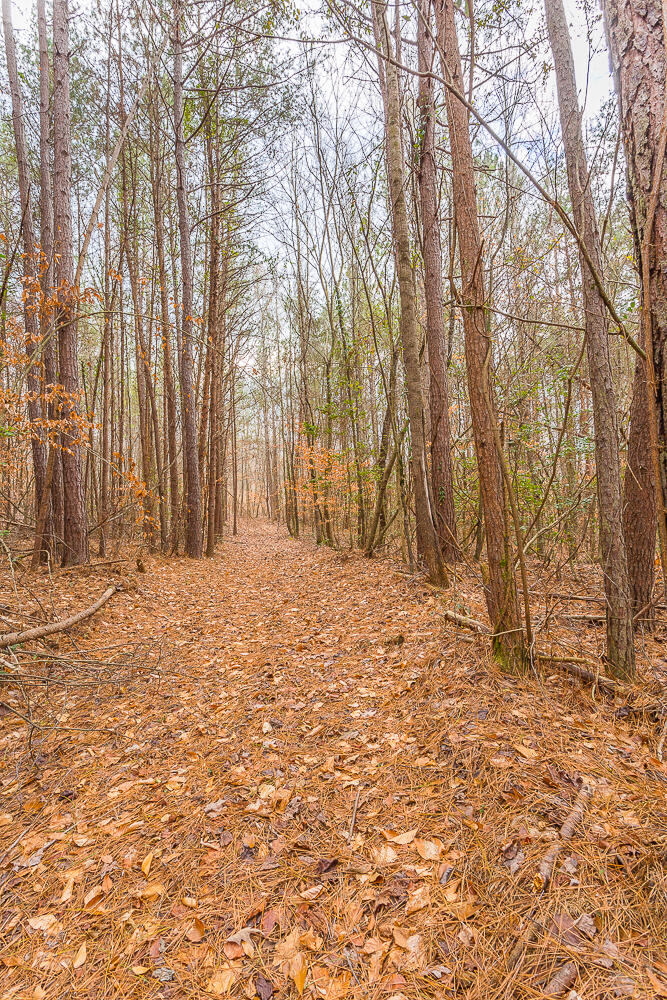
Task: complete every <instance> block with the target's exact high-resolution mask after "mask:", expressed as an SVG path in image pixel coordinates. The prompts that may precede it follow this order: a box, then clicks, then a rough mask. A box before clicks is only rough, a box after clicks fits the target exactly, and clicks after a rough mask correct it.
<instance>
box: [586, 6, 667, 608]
mask: <svg viewBox="0 0 667 1000" xmlns="http://www.w3.org/2000/svg"><path fill="white" fill-rule="evenodd" d="M602 6H603V11H604V18H605V28H606V32H607V41H608V45H609V53H610V57H611V65H612V70H613V74H614V82H615V84H616V91H617V94H618V101H619V109H620V117H621V127H622V132H623V145H624V148H625V162H626V170H627V193H628V201H629V204H630V218H631V221H632V228H633V234H634V239H635V249H636V256H637V262H638V265H639V272H640V277H641V283H642V315H643V317H644V324H643V325H644V331H645V333H649V334H650V343H648V342H647V341H646V337H645V338H644V345H643V346H644V347H645V348H646V350H647V354H648V352H649V349H650V348H652V352H651V353H652V359H653V367H654V373H655V378H654V380H653V379H649V377H648V374H649V373H648V371H647V365H646V363H645V362H644V361H642V359H638V361H637V369H636V372H635V387H634V394H633V402H632V411H631V421H630V440H629V443H628V471H627V473H626V481H625V518H624V526H625V532H626V543H627V549H628V571H629V575H630V583H631V588H632V599H633V603H634V605H635V608H636V610H638V611H639V610H641V609H642V608H644V607H646V605H647V604H648V602H649V601H650V599H651V593H652V589H653V579H654V560H655V530H656V514H657V515H658V517H659V521H660V527H661V532H662V535H663V551H664V548H665V539H664V534H665V511H664V498H665V496H666V495H667V493H666V492H665V491H666V489H667V467H666V464H665V433H666V429H667V394H666V392H665V378H666V377H667V276H666V275H665V270H664V264H665V258H666V256H667V181H666V179H665V176H664V165H663V163H662V162H658V159H659V148H660V144H661V132H662V128H663V117H664V104H665V78H666V70H667V67H666V65H665V36H664V24H663V10H662V5H661V3H660V0H644V2H642V3H638V2H637V0H604V2H603V5H602ZM654 182H657V188H656V194H657V203H656V205H655V214H654V217H653V219H652V223H651V232H650V233H648V234H647V223H648V214H649V204H650V201H651V192H652V189H653V185H654ZM647 237H648V239H647ZM645 241H646V242H647V251H648V253H647V255H644V254H643V253H642V248H643V247H644V244H645ZM642 258H644V260H643V259H642ZM646 262H647V263H648V274H646V275H645V274H644V264H645V263H646ZM646 290H648V293H649V294H648V299H649V301H648V302H647V301H646V298H647V296H646V294H645V291H646ZM647 310H649V313H648V314H647ZM652 381H655V385H654V386H650V385H649V383H650V382H652ZM652 425H653V426H652ZM656 446H657V449H658V451H657V454H655V453H654V454H653V455H652V454H651V449H652V447H653V448H655V447H656ZM658 468H659V471H660V477H659V481H658V480H657V476H656V471H657V469H658ZM658 503H659V505H660V509H659V510H657V507H658ZM663 572H664V567H663Z"/></svg>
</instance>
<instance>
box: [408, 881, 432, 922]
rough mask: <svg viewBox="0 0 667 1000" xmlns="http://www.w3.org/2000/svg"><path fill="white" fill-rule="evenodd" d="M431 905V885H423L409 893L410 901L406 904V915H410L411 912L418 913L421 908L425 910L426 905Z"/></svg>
mask: <svg viewBox="0 0 667 1000" xmlns="http://www.w3.org/2000/svg"><path fill="white" fill-rule="evenodd" d="M430 905H431V893H430V892H429V887H428V886H427V885H422V886H420V887H419V889H416V890H415V892H412V893H410V894H409V895H408V901H407V903H406V904H405V915H406V916H410V914H411V913H417V912H418V911H419V910H423V909H424V907H426V906H430Z"/></svg>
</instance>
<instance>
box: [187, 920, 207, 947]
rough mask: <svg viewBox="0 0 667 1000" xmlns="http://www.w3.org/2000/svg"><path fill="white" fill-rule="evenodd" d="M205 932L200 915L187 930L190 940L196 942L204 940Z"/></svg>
mask: <svg viewBox="0 0 667 1000" xmlns="http://www.w3.org/2000/svg"><path fill="white" fill-rule="evenodd" d="M205 934H206V931H205V929H204V925H203V923H202V922H201V920H200V919H199V917H195V919H194V920H193V921H192V923H191V924H189V925H188V929H187V930H186V932H185V936H186V938H187V939H188V941H193V942H195V943H196V942H198V941H201V940H203V938H204V935H205Z"/></svg>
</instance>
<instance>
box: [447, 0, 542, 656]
mask: <svg viewBox="0 0 667 1000" xmlns="http://www.w3.org/2000/svg"><path fill="white" fill-rule="evenodd" d="M436 19H437V28H438V42H439V46H440V51H441V57H442V62H443V73H444V75H445V78H446V79H449V80H450V81H451V82H452V83H453V84H454V86H455V87H456V88H457V90H458V91H459V92H461V93H462V92H463V74H462V70H461V54H460V51H459V42H458V37H457V34H456V22H455V19H454V4H453V0H436ZM445 99H446V105H447V119H448V122H449V137H450V143H451V150H452V187H453V196H454V202H455V204H456V228H457V235H458V239H459V255H460V259H461V281H462V289H461V296H462V310H463V328H464V334H465V356H466V368H467V375H468V393H469V397H470V410H471V416H472V426H473V437H474V440H475V453H476V455H477V468H478V471H479V492H480V501H481V506H482V509H483V513H484V529H485V535H486V558H487V562H488V576H487V580H485V593H486V601H487V607H488V609H489V617H490V619H491V622H492V625H493V630H494V633H495V638H494V650H495V652H496V655H497V656H498V658H499V660H500V662H501V664H502V665H503V666H505V667H506V668H507V669H508V670H511V671H522V670H524V669H525V666H526V655H525V647H524V633H523V628H522V624H521V616H520V613H519V603H518V598H517V590H516V580H515V577H514V556H513V553H512V546H511V543H510V535H509V516H508V509H507V500H506V497H505V491H504V485H503V471H502V464H501V463H502V456H501V455H500V454H499V448H498V421H497V416H496V406H495V399H494V394H493V388H492V379H491V372H492V352H491V338H490V337H489V333H488V330H487V325H486V316H485V305H486V296H485V290H484V260H483V248H482V241H481V237H480V231H479V219H478V215H477V192H476V189H475V175H474V163H473V155H472V143H471V139H470V130H469V124H468V113H467V110H466V108H465V107H464V105H463V104H462V103H461V101H459V100H458V98H457V97H456V96H454V95H453V94H452V92H451V91H450V90H449V89H447V91H446V98H445Z"/></svg>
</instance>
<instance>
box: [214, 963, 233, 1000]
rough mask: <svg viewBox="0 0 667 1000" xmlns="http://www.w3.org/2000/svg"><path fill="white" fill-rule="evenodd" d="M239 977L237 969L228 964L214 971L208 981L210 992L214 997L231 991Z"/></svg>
mask: <svg viewBox="0 0 667 1000" xmlns="http://www.w3.org/2000/svg"><path fill="white" fill-rule="evenodd" d="M236 979H237V970H236V969H235V968H233V967H232V966H230V965H228V966H225V967H223V968H221V969H218V970H217V971H216V972H214V973H213V975H212V976H211V978H210V979H209V981H208V990H209V993H212V994H213V996H214V997H222V996H224V995H225V994H226V993H229V992H230V990H231V988H232V986H233V985H234V983H235V982H236Z"/></svg>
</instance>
